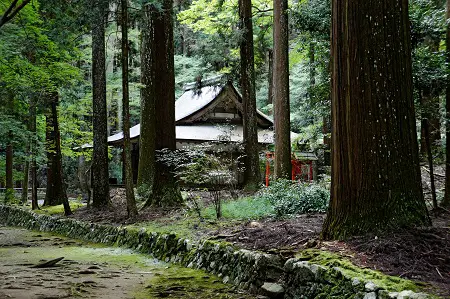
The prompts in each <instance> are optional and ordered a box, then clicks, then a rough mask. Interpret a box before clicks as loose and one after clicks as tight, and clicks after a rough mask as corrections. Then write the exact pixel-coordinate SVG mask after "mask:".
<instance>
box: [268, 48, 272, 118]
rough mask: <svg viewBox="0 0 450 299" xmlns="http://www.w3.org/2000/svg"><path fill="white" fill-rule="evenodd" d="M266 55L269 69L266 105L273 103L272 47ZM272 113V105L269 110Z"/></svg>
mask: <svg viewBox="0 0 450 299" xmlns="http://www.w3.org/2000/svg"><path fill="white" fill-rule="evenodd" d="M268 56H269V61H268V64H269V70H268V75H267V76H268V79H269V82H268V84H269V91H268V94H267V105H270V104H273V49H269V50H268ZM272 113H273V107H272V109H271V110H270V111H269V115H271V114H272Z"/></svg>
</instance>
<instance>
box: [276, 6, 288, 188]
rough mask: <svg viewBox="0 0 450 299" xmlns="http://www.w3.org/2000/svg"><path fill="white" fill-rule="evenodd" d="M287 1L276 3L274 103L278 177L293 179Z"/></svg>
mask: <svg viewBox="0 0 450 299" xmlns="http://www.w3.org/2000/svg"><path fill="white" fill-rule="evenodd" d="M288 38H289V27H288V1H287V0H274V1H273V61H274V66H273V99H274V116H273V119H274V126H275V177H276V178H277V179H279V178H283V179H290V178H291V135H290V134H291V133H290V121H289V117H290V108H289V55H288V46H289V45H288Z"/></svg>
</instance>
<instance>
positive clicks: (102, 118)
mask: <svg viewBox="0 0 450 299" xmlns="http://www.w3.org/2000/svg"><path fill="white" fill-rule="evenodd" d="M107 8H108V1H105V0H94V1H93V7H92V10H93V20H92V91H93V111H92V112H93V130H94V148H93V156H92V161H93V163H92V176H93V178H92V189H93V196H92V205H93V206H94V208H97V209H98V208H103V207H106V206H107V205H109V203H110V199H109V172H108V143H107V141H108V116H107V111H106V71H105V21H106V16H107Z"/></svg>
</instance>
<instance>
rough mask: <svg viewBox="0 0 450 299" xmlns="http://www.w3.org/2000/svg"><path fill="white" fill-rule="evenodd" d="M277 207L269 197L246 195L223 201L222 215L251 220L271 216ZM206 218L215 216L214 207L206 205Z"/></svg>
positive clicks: (228, 217) (227, 217)
mask: <svg viewBox="0 0 450 299" xmlns="http://www.w3.org/2000/svg"><path fill="white" fill-rule="evenodd" d="M274 212H275V209H274V206H273V205H272V203H271V202H270V201H269V200H268V199H267V198H254V197H244V198H239V199H237V200H228V201H224V202H223V203H222V217H223V218H225V219H235V220H251V219H260V218H264V217H270V216H272V215H273V214H274ZM202 215H203V216H204V217H205V218H209V219H212V218H214V216H215V210H214V207H206V208H204V210H203V211H202Z"/></svg>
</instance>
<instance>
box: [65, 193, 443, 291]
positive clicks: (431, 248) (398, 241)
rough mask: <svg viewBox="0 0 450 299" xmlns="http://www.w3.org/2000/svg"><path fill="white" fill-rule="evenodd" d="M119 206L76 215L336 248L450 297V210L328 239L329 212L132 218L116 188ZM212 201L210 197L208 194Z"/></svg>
mask: <svg viewBox="0 0 450 299" xmlns="http://www.w3.org/2000/svg"><path fill="white" fill-rule="evenodd" d="M112 199H113V207H111V208H110V209H108V210H107V211H101V212H94V211H92V210H90V209H86V208H80V209H78V210H76V211H75V214H74V215H73V216H72V217H75V218H77V219H82V220H85V221H91V222H97V223H110V224H117V225H127V226H135V227H146V228H147V229H148V230H150V231H160V232H175V233H177V234H179V235H180V236H183V237H185V238H190V239H196V240H201V239H212V240H223V241H227V242H230V243H233V244H234V245H236V246H239V247H241V248H245V249H251V250H259V251H264V252H267V253H272V254H279V255H281V256H283V257H285V258H289V257H293V256H295V255H296V254H298V253H299V252H301V251H302V250H306V249H318V250H326V251H329V252H333V253H335V254H338V255H340V256H342V257H343V258H345V259H348V260H350V261H351V262H352V263H354V264H355V265H357V266H359V267H361V268H370V269H374V270H379V271H381V272H383V273H385V274H388V275H394V276H399V277H402V278H406V279H411V280H414V281H416V282H418V284H419V285H421V286H423V287H424V289H425V290H426V291H427V292H430V293H433V294H436V295H440V296H443V297H445V298H450V213H449V212H447V211H440V212H439V213H434V212H431V213H430V216H431V218H432V221H433V226H432V227H419V228H414V229H410V230H401V231H395V232H389V233H386V234H384V235H368V236H364V237H355V238H352V239H350V240H347V241H332V242H324V241H321V240H320V231H321V228H322V224H323V221H324V219H325V215H324V214H308V215H299V216H296V217H294V218H290V219H284V220H276V219H272V218H266V219H258V220H254V221H251V220H230V219H223V220H212V219H206V220H204V221H203V222H200V221H199V219H198V218H197V217H196V216H195V215H192V213H191V214H190V215H188V214H187V213H186V210H185V209H180V210H178V211H166V210H161V209H151V208H149V209H145V210H142V211H140V214H139V217H138V218H137V219H135V220H133V221H130V220H127V215H126V205H125V200H124V198H123V191H122V190H115V191H114V190H113V191H112ZM205 200H206V201H208V200H209V199H208V198H206V199H205Z"/></svg>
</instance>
